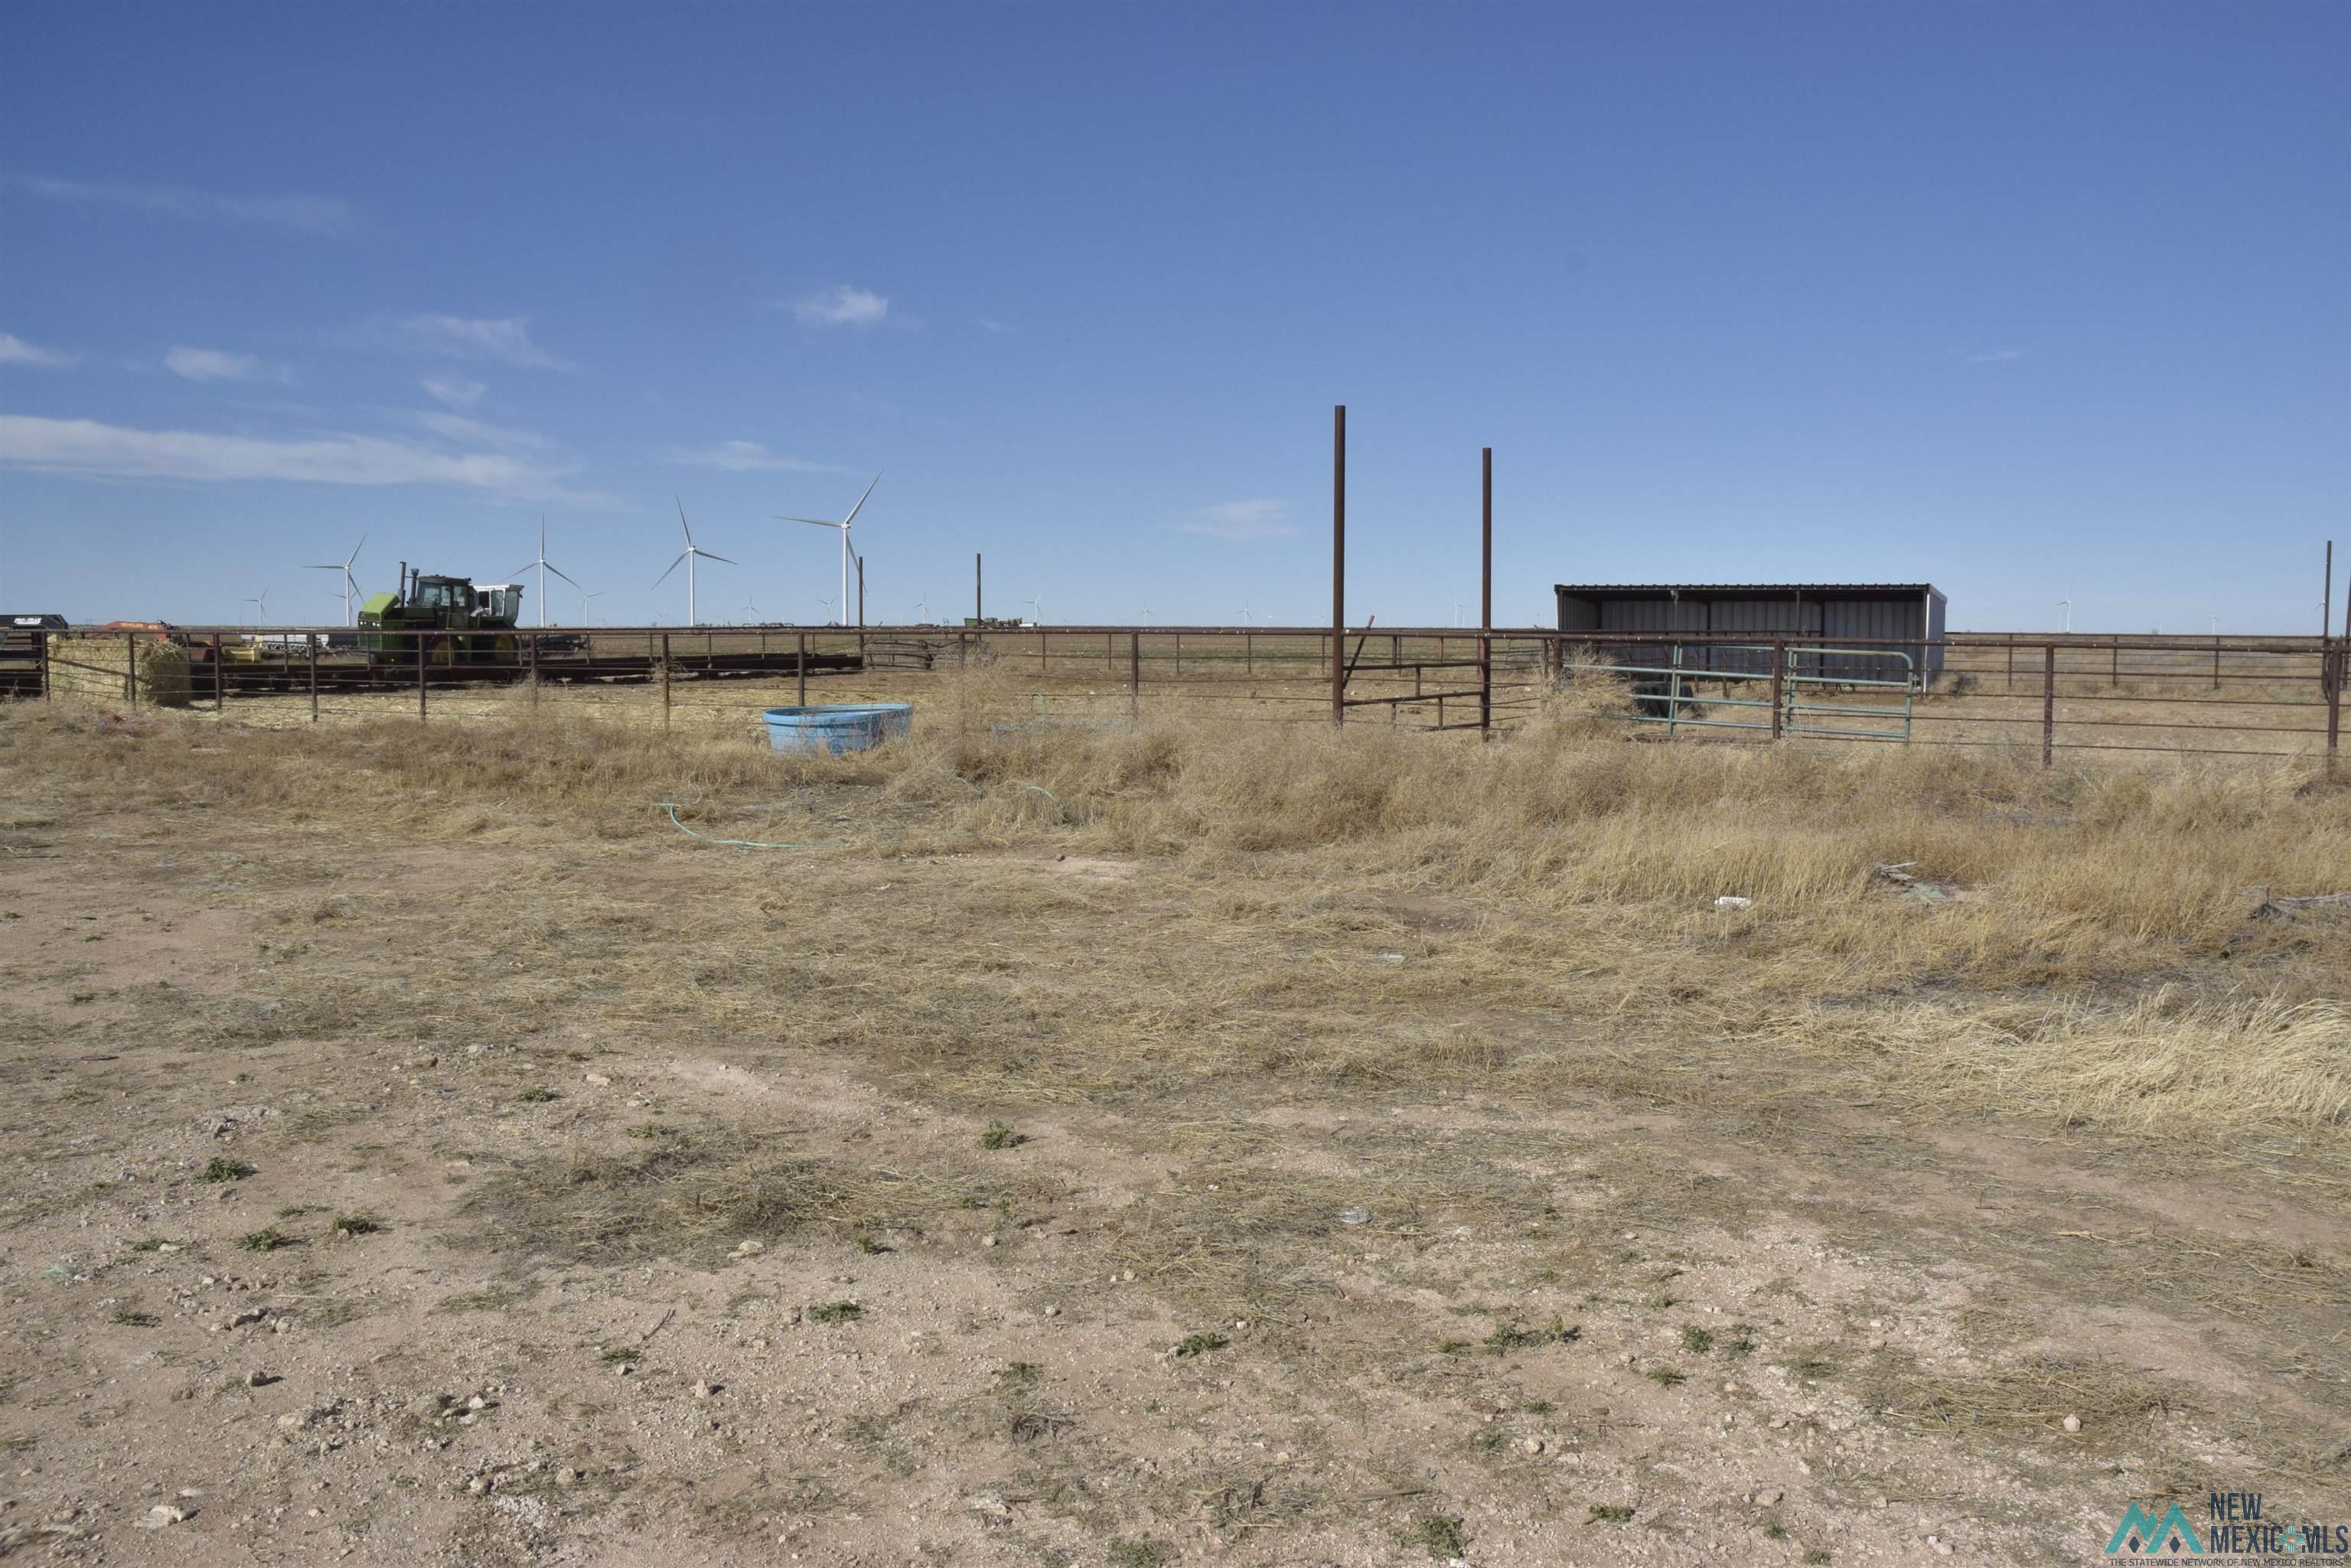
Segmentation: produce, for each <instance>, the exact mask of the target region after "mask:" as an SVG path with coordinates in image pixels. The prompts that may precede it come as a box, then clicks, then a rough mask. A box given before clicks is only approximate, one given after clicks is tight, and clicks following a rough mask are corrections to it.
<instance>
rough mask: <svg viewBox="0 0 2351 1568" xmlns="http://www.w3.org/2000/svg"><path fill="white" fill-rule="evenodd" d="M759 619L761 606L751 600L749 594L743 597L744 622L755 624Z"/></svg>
mask: <svg viewBox="0 0 2351 1568" xmlns="http://www.w3.org/2000/svg"><path fill="white" fill-rule="evenodd" d="M758 619H759V607H758V605H756V604H754V603H752V602H751V600H750V596H749V595H745V596H744V599H743V623H744V624H745V625H747V626H748V625H753V624H756V623H757V622H758Z"/></svg>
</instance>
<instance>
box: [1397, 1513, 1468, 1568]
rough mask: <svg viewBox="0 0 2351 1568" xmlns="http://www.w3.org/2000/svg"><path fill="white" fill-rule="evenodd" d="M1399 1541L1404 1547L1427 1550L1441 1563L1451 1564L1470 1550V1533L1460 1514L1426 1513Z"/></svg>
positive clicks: (1413, 1523)
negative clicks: (1416, 1547)
mask: <svg viewBox="0 0 2351 1568" xmlns="http://www.w3.org/2000/svg"><path fill="white" fill-rule="evenodd" d="M1397 1539H1398V1541H1399V1542H1400V1543H1401V1544H1403V1545H1405V1546H1418V1547H1421V1548H1423V1549H1425V1550H1426V1552H1428V1554H1429V1555H1430V1556H1431V1557H1434V1558H1436V1559H1437V1560H1438V1561H1439V1562H1450V1561H1451V1560H1452V1559H1454V1558H1456V1557H1458V1556H1460V1555H1461V1554H1462V1553H1463V1552H1467V1551H1468V1550H1469V1532H1468V1530H1466V1529H1464V1528H1463V1524H1462V1518H1461V1516H1460V1515H1459V1514H1458V1513H1424V1514H1422V1515H1421V1516H1420V1517H1419V1518H1418V1519H1416V1520H1414V1521H1412V1528H1411V1529H1410V1530H1407V1531H1405V1532H1404V1534H1403V1535H1401V1536H1399V1537H1398V1538H1397Z"/></svg>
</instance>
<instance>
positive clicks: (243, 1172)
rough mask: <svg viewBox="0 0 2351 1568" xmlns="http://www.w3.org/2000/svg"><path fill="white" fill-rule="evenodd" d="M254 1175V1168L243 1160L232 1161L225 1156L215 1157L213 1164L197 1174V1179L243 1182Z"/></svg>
mask: <svg viewBox="0 0 2351 1568" xmlns="http://www.w3.org/2000/svg"><path fill="white" fill-rule="evenodd" d="M252 1174H253V1167H252V1166H249V1165H246V1163H245V1162H244V1161H243V1160H232V1159H229V1158H227V1157H226V1156H225V1155H214V1156H213V1157H212V1161H211V1163H210V1164H208V1165H206V1166H204V1169H202V1170H200V1171H198V1172H197V1173H196V1179H197V1180H198V1181H209V1182H224V1181H243V1180H244V1179H245V1178H246V1177H247V1176H251V1175H252Z"/></svg>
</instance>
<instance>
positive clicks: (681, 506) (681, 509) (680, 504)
mask: <svg viewBox="0 0 2351 1568" xmlns="http://www.w3.org/2000/svg"><path fill="white" fill-rule="evenodd" d="M670 499H671V500H673V501H677V526H678V527H679V528H684V529H685V548H686V549H693V548H694V530H693V529H692V528H686V527H685V503H684V501H683V500H679V499H678V497H675V496H673V497H670Z"/></svg>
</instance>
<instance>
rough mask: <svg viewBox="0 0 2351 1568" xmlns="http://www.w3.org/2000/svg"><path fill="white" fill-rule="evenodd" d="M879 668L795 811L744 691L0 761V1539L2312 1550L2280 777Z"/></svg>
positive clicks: (906, 1554) (34, 750) (2339, 1180)
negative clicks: (1689, 741)
mask: <svg viewBox="0 0 2351 1568" xmlns="http://www.w3.org/2000/svg"><path fill="white" fill-rule="evenodd" d="M901 680H902V678H901V677H894V676H886V675H883V674H875V675H873V676H870V677H862V682H863V683H864V685H870V686H872V688H873V689H872V691H866V690H863V689H862V687H861V689H860V690H859V692H858V694H857V695H883V692H885V691H889V690H895V689H898V688H897V686H895V685H893V683H895V682H900V681H901ZM903 683H904V691H905V692H906V693H907V694H908V695H913V696H914V700H915V701H916V702H917V705H918V710H917V716H916V721H915V730H914V736H913V737H912V738H911V739H910V740H909V741H907V742H904V743H901V744H898V745H894V746H893V747H885V748H883V750H880V751H877V752H874V753H872V754H869V755H868V756H866V757H863V758H846V759H841V760H838V761H834V760H822V761H817V760H799V759H789V758H778V757H776V756H774V755H772V754H770V753H768V752H766V751H764V750H762V749H760V748H759V747H758V746H757V745H756V744H755V736H754V735H753V733H752V728H751V726H750V725H749V724H748V723H747V716H746V709H747V707H748V706H753V705H755V704H756V702H757V701H758V698H759V697H760V696H763V695H764V696H767V697H768V700H774V699H773V695H772V694H769V693H766V692H760V693H756V694H755V693H752V692H751V689H750V688H748V687H742V686H736V685H732V684H731V683H730V684H728V685H726V687H725V689H724V690H723V691H722V690H721V688H720V687H719V685H718V684H717V683H713V684H712V685H711V686H710V689H709V690H708V691H707V692H703V691H695V692H694V694H693V695H694V696H695V703H690V704H686V705H684V706H681V708H679V709H678V710H677V711H676V712H674V714H673V727H672V728H671V729H670V730H669V731H668V732H667V733H664V731H663V730H662V729H661V728H660V727H659V726H658V724H657V723H655V722H653V721H652V715H653V712H654V711H655V710H654V709H653V707H651V706H649V701H648V694H647V693H646V692H645V691H644V689H643V688H637V689H635V690H634V691H632V692H629V693H620V692H615V693H613V694H611V703H610V705H609V706H602V707H598V706H590V705H589V704H588V703H587V702H584V701H577V700H569V699H566V700H558V699H557V698H556V697H555V696H554V695H550V694H541V695H542V700H541V701H540V702H539V703H538V704H537V705H534V704H533V702H532V701H531V696H530V694H528V692H520V691H517V692H504V693H497V694H486V695H469V696H465V697H462V698H459V697H452V698H451V699H450V701H451V702H453V703H455V702H465V703H468V704H471V705H474V706H472V707H471V708H468V709H466V710H465V712H466V713H467V714H468V716H470V718H471V719H472V720H473V722H466V723H448V724H443V723H440V722H437V721H436V722H434V723H431V724H427V725H424V726H421V727H420V726H419V725H417V724H416V723H415V722H413V719H412V718H407V717H402V716H398V715H397V714H396V713H393V712H392V711H390V710H389V709H387V710H386V711H384V712H383V713H381V714H380V715H376V716H370V715H368V714H366V713H365V712H362V711H354V712H352V713H348V714H345V715H343V716H340V722H337V723H332V724H326V725H321V726H319V727H316V728H312V727H308V725H307V724H306V723H300V722H297V721H296V720H297V716H296V714H295V713H294V712H292V711H291V710H290V708H288V709H286V711H283V712H280V713H277V715H276V716H275V720H273V712H272V710H273V708H282V707H284V706H285V705H286V704H287V702H288V701H289V699H271V700H269V701H263V702H253V703H232V704H231V705H230V706H229V711H228V713H227V714H226V716H225V720H216V719H214V717H213V716H209V715H204V714H173V713H166V714H155V713H152V712H150V711H147V710H141V711H140V712H139V713H137V714H134V715H132V716H131V717H130V721H129V722H128V723H120V722H115V721H113V720H110V719H109V718H107V717H105V716H103V714H102V713H101V710H99V709H98V708H95V707H84V706H77V705H74V704H70V703H68V702H64V701H59V702H57V703H53V704H48V705H31V704H25V705H18V706H14V707H9V708H5V709H0V781H4V782H5V788H0V957H5V973H6V974H7V976H8V977H9V979H10V984H9V985H8V987H7V988H6V989H5V993H0V1086H4V1087H5V1092H0V1114H5V1133H6V1137H7V1139H8V1144H9V1152H10V1155H11V1157H10V1159H9V1160H8V1161H7V1162H6V1164H5V1166H0V1302H5V1307H0V1312H5V1320H0V1343H4V1344H5V1346H6V1347H7V1349H6V1352H5V1354H0V1450H5V1454H0V1462H5V1479H0V1503H5V1508H0V1555H5V1554H6V1553H7V1552H11V1551H15V1552H23V1553H26V1555H27V1556H34V1555H44V1554H53V1555H55V1556H56V1557H57V1558H58V1559H60V1560H65V1561H91V1562H95V1561H99V1560H101V1559H102V1560H104V1561H108V1562H114V1563H145V1562H157V1563H162V1562H169V1563H175V1564H186V1563H215V1562H217V1563H233V1562H234V1563H243V1562H255V1561H259V1562H287V1563H293V1562H305V1563H307V1562H314V1561H322V1560H335V1559H340V1560H342V1561H349V1562H354V1563H420V1562H445V1563H642V1562H644V1561H647V1560H649V1559H653V1558H655V1557H659V1558H660V1559H662V1560H664V1561H666V1562H673V1563H713V1564H735V1563H743V1564H750V1563H760V1564H766V1563H778V1562H789V1561H798V1562H801V1563H829V1564H830V1563H853V1564H875V1565H879V1564H907V1563H914V1564H928V1563H969V1564H999V1563H1002V1564H1010V1563H1063V1564H1104V1563H1106V1564H1113V1565H1117V1568H1135V1565H1142V1564H1170V1563H1194V1562H1199V1563H1237V1564H1259V1563H1262V1564H1273V1563H1332V1564H1348V1565H1356V1564H1403V1563H1427V1562H1430V1561H1432V1560H1437V1561H1444V1560H1448V1559H1453V1558H1460V1559H1464V1560H1466V1561H1468V1562H1469V1563H1479V1564H1507V1563H1546V1564H1548V1563H1587V1564H1606V1563H1625V1562H1635V1561H1637V1562H1644V1563H1723V1562H1730V1563H1865V1562H1886V1563H1913V1562H1916V1563H1931V1562H1936V1561H1940V1560H1943V1559H1944V1558H1946V1557H1956V1558H1957V1559H1958V1560H1959V1561H1966V1562H1984V1563H2081V1562H2084V1561H2089V1560H2095V1558H2097V1557H2098V1555H2099V1553H2100V1552H2101V1551H2102V1550H2103V1548H2104V1547H2105V1545H2106V1543H2107V1541H2108V1538H2109V1536H2110V1534H2111V1532H2112V1531H2113V1530H2114V1528H2115V1525H2116V1522H2117V1521H2119V1520H2120V1519H2121V1517H2122V1516H2123V1511H2124V1510H2125V1509H2126V1507H2127V1506H2128V1505H2129V1504H2131V1503H2133V1502H2136V1503H2137V1504H2139V1505H2140V1506H2141V1507H2143V1508H2148V1509H2149V1510H2150V1511H2152V1512H2155V1513H2157V1514H2158V1515H2159V1514H2160V1513H2161V1512H2162V1508H2163V1502H2164V1500H2167V1499H2178V1500H2183V1501H2184V1502H2185V1503H2186V1504H2187V1505H2188V1507H2189V1511H2190V1514H2191V1516H2192V1517H2195V1518H2197V1519H2199V1520H2200V1519H2201V1518H2202V1517H2203V1513H2202V1511H2203V1507H2204V1500H2205V1497H2206V1494H2207V1493H2208V1492H2210V1491H2229V1490H2256V1491H2260V1492H2262V1494H2263V1496H2264V1498H2265V1500H2266V1507H2267V1512H2268V1515H2269V1516H2270V1517H2272V1518H2275V1519H2284V1520H2292V1521H2300V1520H2305V1519H2310V1520H2319V1519H2334V1518H2338V1517H2341V1516H2344V1515H2346V1514H2351V1504H2346V1498H2351V1416H2346V1410H2351V1001H2346V982H2345V976H2346V974H2351V909H2346V908H2345V907H2342V906H2341V904H2339V903H2337V904H2329V903H2326V902H2324V901H2320V902H2298V901H2303V900H2310V899H2312V898H2314V896H2315V895H2324V894H2334V893H2337V892H2341V891H2343V890H2346V889H2351V788H2346V787H2345V786H2344V785H2343V784H2341V783H2336V782H2331V781H2329V780H2328V779H2326V778H2325V776H2324V775H2323V773H2321V772H2320V771H2318V770H2317V769H2316V768H2315V767H2314V765H2312V764H2307V763H2293V764H2283V765H2273V766H2254V765H2252V764H2248V763H2242V762H2240V763H2233V764H2232V763H2228V762H2225V761H2203V762H2198V761H2194V760H2192V759H2190V760H2179V759H2168V758H2137V757H2134V758H2130V759H2129V761H2128V763H2127V765H2124V764H2121V763H2118V762H2115V761H2109V760H2105V759H2090V758H2083V759H2074V760H2073V761H2071V762H2070V763H2068V762H2066V761H2064V759H2061V766H2060V767H2059V768H2055V769H2053V770H2050V771H2047V772H2044V771H2043V770H2042V769H2041V768H2038V766H2037V762H2038V757H2037V754H2035V755H2032V757H2031V758H2019V757H2018V756H2015V755H2012V754H2011V753H2010V752H2008V751H2005V750H2003V749H2001V748H1999V747H1991V748H1976V749H1952V748H1933V747H1911V748H1897V747H1866V746H1857V745H1851V744H1846V745H1844V746H1842V747H1830V746H1822V745H1814V744H1807V743H1785V744H1782V746H1780V747H1771V748H1766V747H1750V746H1740V745H1708V746H1667V745H1657V744H1646V743H1643V742H1641V741H1638V740H1635V739H1631V738H1628V734H1629V732H1628V731H1627V729H1626V728H1625V727H1624V726H1623V725H1622V724H1621V723H1619V722H1618V721H1617V720H1616V718H1615V717H1614V716H1613V715H1612V711H1611V710H1612V708H1614V706H1617V705H1620V704H1621V702H1622V697H1621V695H1620V694H1616V693H1613V692H1611V691H1609V690H1607V689H1605V688H1595V689H1590V690H1586V691H1583V692H1582V693H1571V694H1569V695H1566V696H1564V697H1562V698H1558V699H1555V700H1552V701H1550V702H1547V703H1546V704H1544V705H1542V706H1541V707H1540V708H1539V709H1537V710H1533V711H1531V712H1530V713H1528V714H1527V715H1526V719H1527V722H1526V723H1525V724H1524V725H1523V726H1522V727H1520V729H1518V730H1517V731H1516V732H1514V733H1513V734H1512V735H1510V737H1508V738H1506V739H1503V740H1500V741H1498V742H1495V743H1491V744H1483V745H1481V744H1479V741H1478V740H1477V738H1476V737H1472V736H1464V735H1424V734H1414V733H1410V732H1408V731H1404V730H1395V731H1391V730H1389V729H1387V728H1386V727H1382V726H1377V725H1364V726H1357V727H1350V729H1349V730H1348V731H1346V732H1345V733H1343V734H1333V733H1332V731H1331V730H1330V729H1329V728H1328V727H1326V726H1322V725H1319V724H1311V723H1309V724H1295V725H1282V724H1273V723H1265V724H1249V725H1232V724H1217V723H1216V722H1214V719H1215V716H1214V715H1213V714H1203V713H1200V712H1198V711H1197V710H1193V709H1187V708H1179V707H1176V706H1175V705H1172V704H1171V705H1168V706H1167V707H1166V709H1165V711H1160V712H1156V713H1155V712H1154V711H1152V710H1151V709H1150V708H1148V707H1146V711H1145V713H1144V718H1143V720H1142V722H1141V723H1140V724H1132V725H1131V724H1128V723H1125V722H1123V717H1122V712H1123V693H1122V692H1121V691H1120V690H1119V688H1118V687H1117V685H1115V684H1114V683H1113V682H1111V681H1109V680H1107V679H1105V681H1104V682H1103V685H1102V690H1101V691H1100V692H1099V693H1096V694H1094V698H1095V699H1098V700H1092V702H1091V706H1089V705H1087V704H1081V703H1078V702H1077V701H1075V697H1076V695H1080V694H1081V693H1083V692H1084V691H1085V690H1086V688H1084V687H1083V686H1082V685H1076V686H1072V687H1070V688H1067V689H1063V688H1056V693H1057V695H1049V696H1048V697H1047V698H1046V699H1045V700H1043V701H1041V702H1040V700H1039V699H1038V698H1037V696H1036V695H1035V693H1036V691H1037V690H1039V689H1040V687H1039V686H1038V685H1036V684H1035V683H1031V682H1029V681H1027V680H1025V679H1024V678H1022V677H1021V676H1020V675H1019V674H1018V673H1016V672H1014V671H1012V670H1010V669H1008V668H1007V667H1006V664H1005V662H1002V661H999V663H998V664H997V665H995V666H992V667H991V668H989V669H988V670H987V671H985V672H980V673H977V674H972V675H970V676H968V677H967V678H961V679H953V680H949V679H945V678H942V677H940V676H937V675H931V676H925V677H921V678H920V679H919V680H917V679H916V678H915V677H913V676H907V677H903ZM847 689H848V688H847V686H846V685H826V686H825V688H824V689H823V691H822V693H821V695H822V696H824V697H827V698H831V697H834V696H836V695H843V694H845V692H846V691H847ZM747 695H748V697H749V700H748V701H746V700H745V698H746V696H747ZM705 696H707V697H708V698H709V702H708V705H707V706H696V705H697V704H698V703H700V701H701V699H702V698H704V697H705ZM368 700H369V701H370V702H373V701H375V700H376V699H368ZM439 700H440V699H439V695H438V694H435V701H436V704H437V703H438V702H439ZM435 712H436V715H438V714H440V713H441V712H442V710H441V709H440V708H439V707H437V706H436V709H435ZM300 716H301V717H307V706H305V708H304V709H303V711H302V713H301V715H300ZM451 716H453V717H454V716H455V715H451ZM726 841H739V842H735V843H729V842H726ZM748 846H759V847H748ZM1888 865H1892V866H1898V867H1900V868H1901V875H1902V876H1904V877H1907V878H1909V879H1910V880H1908V881H1903V880H1899V879H1898V878H1896V877H1891V876H1888V875H1886V874H1885V873H1882V872H1880V871H1879V869H1878V868H1879V867H1881V866H1888ZM1725 895H1732V896H1734V897H1735V898H1739V899H1745V900H1747V901H1749V902H1747V903H1746V904H1743V905H1738V906H1732V907H1723V906H1719V905H1718V904H1717V900H1718V898H1719V897H1723V896H1725ZM142 1524H148V1525H151V1526H152V1528H143V1529H142V1528H141V1525H142Z"/></svg>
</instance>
